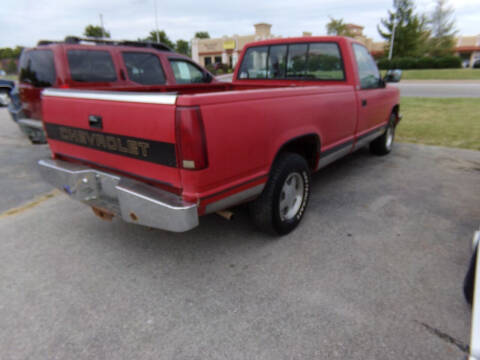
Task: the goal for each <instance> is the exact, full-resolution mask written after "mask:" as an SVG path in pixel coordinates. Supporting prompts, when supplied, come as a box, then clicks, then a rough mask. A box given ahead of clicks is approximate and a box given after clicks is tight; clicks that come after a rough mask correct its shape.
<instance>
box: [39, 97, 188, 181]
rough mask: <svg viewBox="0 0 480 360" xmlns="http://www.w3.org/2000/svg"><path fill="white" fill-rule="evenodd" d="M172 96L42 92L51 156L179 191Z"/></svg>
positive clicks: (173, 101) (43, 111)
mask: <svg viewBox="0 0 480 360" xmlns="http://www.w3.org/2000/svg"><path fill="white" fill-rule="evenodd" d="M176 98H177V96H176V95H174V94H158V93H157V94H152V93H128V92H113V91H88V90H70V89H46V90H45V91H43V93H42V113H43V121H44V126H45V130H46V133H47V137H48V143H49V145H50V148H51V151H52V154H53V155H54V157H55V156H57V157H58V156H61V157H66V158H73V159H77V160H80V161H82V162H86V163H90V164H93V165H97V166H99V167H103V168H108V169H112V170H117V171H119V172H122V173H126V174H130V175H133V176H136V177H141V178H144V179H146V180H147V181H151V182H157V183H163V184H168V185H169V186H172V187H175V188H181V179H180V171H179V169H178V168H177V160H176V148H175V102H176Z"/></svg>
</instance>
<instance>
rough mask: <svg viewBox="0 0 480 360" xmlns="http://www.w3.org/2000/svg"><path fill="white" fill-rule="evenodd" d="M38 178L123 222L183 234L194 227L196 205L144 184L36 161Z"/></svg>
mask: <svg viewBox="0 0 480 360" xmlns="http://www.w3.org/2000/svg"><path fill="white" fill-rule="evenodd" d="M38 164H39V166H40V172H41V174H42V176H43V177H44V178H45V180H47V181H48V182H49V183H50V184H52V185H53V186H55V187H57V188H59V189H61V190H63V191H65V193H67V194H68V195H70V196H71V197H72V198H73V199H75V200H78V201H81V202H83V203H85V204H87V205H89V206H94V207H98V208H100V209H104V210H108V211H110V212H112V213H114V214H116V215H119V216H120V217H121V218H122V219H123V220H124V221H126V222H130V223H134V224H138V225H144V226H149V227H153V228H157V229H162V230H168V231H174V232H183V231H187V230H190V229H193V228H194V227H196V226H197V225H198V211H197V204H194V203H188V202H185V201H183V200H182V199H181V198H180V197H179V196H177V195H175V194H172V193H170V192H168V191H164V190H161V189H158V188H156V187H153V186H150V185H147V184H145V183H142V182H139V181H135V180H132V179H129V178H124V177H121V176H118V175H115V174H110V173H106V172H103V171H99V170H96V169H93V168H90V167H88V166H84V165H77V164H72V163H69V162H66V161H59V160H40V161H39V163H38Z"/></svg>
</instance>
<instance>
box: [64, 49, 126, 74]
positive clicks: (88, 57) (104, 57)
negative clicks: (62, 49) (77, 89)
mask: <svg viewBox="0 0 480 360" xmlns="http://www.w3.org/2000/svg"><path fill="white" fill-rule="evenodd" d="M67 59H68V65H69V67H70V75H71V76H72V80H74V81H78V82H112V81H116V80H117V75H116V73H115V66H114V65H113V60H112V56H111V55H110V53H109V52H108V51H103V50H68V51H67Z"/></svg>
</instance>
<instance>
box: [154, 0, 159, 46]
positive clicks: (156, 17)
mask: <svg viewBox="0 0 480 360" xmlns="http://www.w3.org/2000/svg"><path fill="white" fill-rule="evenodd" d="M153 6H154V7H155V31H156V34H157V43H160V34H159V31H158V16H157V0H153Z"/></svg>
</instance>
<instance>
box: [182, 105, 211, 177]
mask: <svg viewBox="0 0 480 360" xmlns="http://www.w3.org/2000/svg"><path fill="white" fill-rule="evenodd" d="M175 137H176V141H177V163H178V167H180V168H183V169H188V170H200V169H205V168H206V167H207V166H208V159H207V142H206V140H205V129H204V127H203V121H202V115H201V113H200V109H199V108H198V107H177V109H176V114H175Z"/></svg>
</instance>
